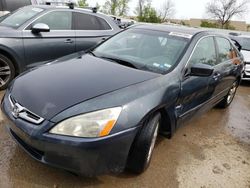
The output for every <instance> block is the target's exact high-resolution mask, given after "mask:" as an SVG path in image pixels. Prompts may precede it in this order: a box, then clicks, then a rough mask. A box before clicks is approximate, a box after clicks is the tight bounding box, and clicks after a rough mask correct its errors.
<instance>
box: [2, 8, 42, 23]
mask: <svg viewBox="0 0 250 188" xmlns="http://www.w3.org/2000/svg"><path fill="white" fill-rule="evenodd" d="M42 11H44V9H41V8H34V7H25V8H22V9H19V10H17V11H16V12H14V13H13V14H10V15H9V16H7V17H6V18H5V19H3V20H2V21H1V23H0V25H3V26H8V27H13V28H18V27H19V26H21V25H22V24H24V23H25V22H26V21H28V20H29V19H31V18H33V17H35V16H36V15H37V14H39V13H40V12H42Z"/></svg>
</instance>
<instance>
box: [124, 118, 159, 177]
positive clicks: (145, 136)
mask: <svg viewBox="0 0 250 188" xmlns="http://www.w3.org/2000/svg"><path fill="white" fill-rule="evenodd" d="M160 120H161V115H160V113H156V114H154V115H153V116H151V117H150V118H148V120H147V121H146V122H145V123H144V126H143V127H142V129H141V131H140V132H139V134H138V135H137V137H136V138H135V141H134V143H133V145H132V148H131V152H130V155H129V158H128V165H127V167H128V169H129V170H130V171H132V172H134V173H138V174H139V173H142V172H143V171H145V170H146V169H147V167H148V166H149V164H150V161H151V157H150V160H149V161H148V160H147V157H148V154H149V149H150V145H151V142H152V139H153V136H154V132H155V129H156V127H157V124H158V123H159V126H160ZM158 130H159V129H158ZM152 153H153V152H152Z"/></svg>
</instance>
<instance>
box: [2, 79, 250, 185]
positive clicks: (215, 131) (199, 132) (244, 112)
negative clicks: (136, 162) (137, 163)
mask: <svg viewBox="0 0 250 188" xmlns="http://www.w3.org/2000/svg"><path fill="white" fill-rule="evenodd" d="M2 95H3V93H1V96H2ZM4 124H5V122H4V120H3V118H2V115H1V114H0V188H2V187H3V188H8V187H25V188H28V187H32V188H33V187H39V188H40V187H53V188H55V187H59V188H60V187H120V188H121V187H173V188H174V187H185V188H187V187H192V188H195V187H199V188H208V187H216V188H217V187H227V188H230V187H232V188H236V187H237V188H245V187H246V188H250V82H249V83H247V82H245V83H243V84H242V85H241V86H240V88H239V89H238V93H237V95H236V97H235V100H234V101H233V103H232V105H231V106H230V107H229V108H228V109H223V110H221V109H212V110H210V111H209V112H208V113H206V114H204V115H203V116H202V117H200V118H198V119H195V120H192V121H191V122H190V123H188V124H187V125H185V126H183V127H181V128H180V129H179V130H178V131H177V132H176V134H175V135H174V136H173V138H172V139H170V140H168V139H165V138H159V139H158V141H157V145H156V148H155V150H154V155H153V159H152V162H151V165H150V167H149V169H148V170H147V171H146V172H145V173H144V174H142V175H139V176H135V175H131V174H128V173H123V174H120V175H105V176H100V177H96V178H84V177H79V176H75V175H72V174H70V173H68V172H64V171H61V170H58V169H54V168H52V167H48V166H46V165H43V164H40V163H39V162H36V161H34V160H33V159H31V158H30V157H29V156H28V155H27V154H26V153H25V152H24V151H22V150H21V149H20V148H19V147H18V145H17V144H16V143H15V142H14V141H13V140H12V139H11V138H10V136H9V135H8V134H7V132H6V130H5V126H4Z"/></svg>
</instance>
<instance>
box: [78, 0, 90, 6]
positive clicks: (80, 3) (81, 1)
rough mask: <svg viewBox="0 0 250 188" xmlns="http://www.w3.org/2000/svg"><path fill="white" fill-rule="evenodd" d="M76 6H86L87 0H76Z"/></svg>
mask: <svg viewBox="0 0 250 188" xmlns="http://www.w3.org/2000/svg"><path fill="white" fill-rule="evenodd" d="M78 6H79V7H81V8H84V7H88V6H89V4H88V3H87V0H78Z"/></svg>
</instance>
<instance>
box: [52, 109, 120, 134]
mask: <svg viewBox="0 0 250 188" xmlns="http://www.w3.org/2000/svg"><path fill="white" fill-rule="evenodd" d="M121 110H122V108H121V107H116V108H109V109H105V110H100V111H95V112H91V113H87V114H83V115H79V116H75V117H72V118H69V119H67V120H64V121H62V122H61V123H59V124H58V125H56V126H55V127H53V128H52V129H51V130H50V133H52V134H59V135H67V136H75V137H88V138H91V137H92V138H93V137H102V136H106V135H108V134H109V133H110V131H111V130H112V128H113V127H114V125H115V123H116V121H117V119H118V117H119V115H120V113H121Z"/></svg>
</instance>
